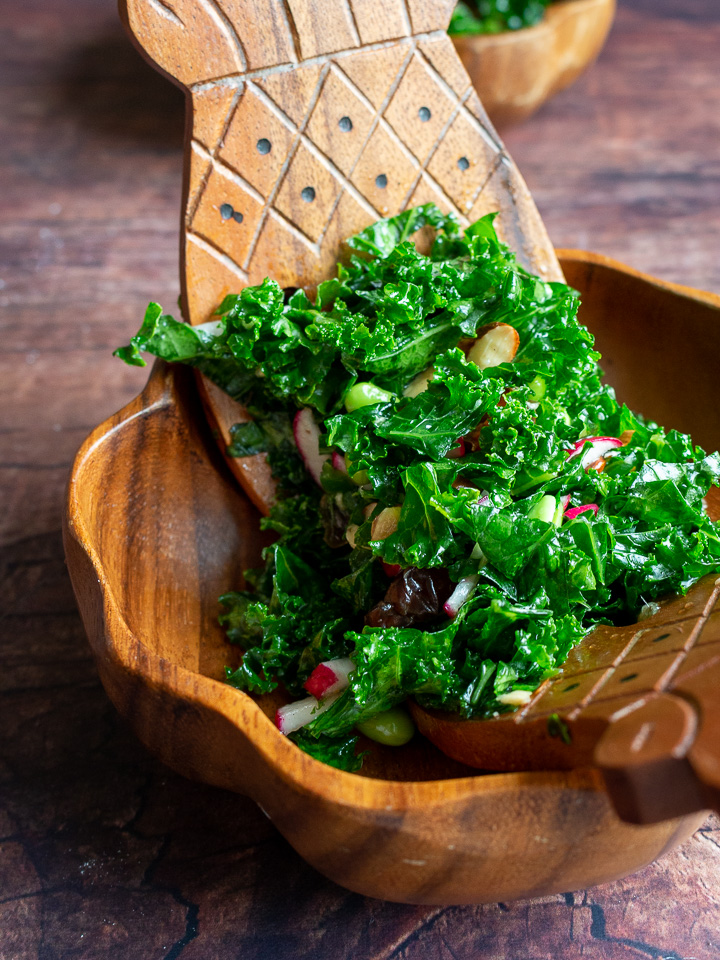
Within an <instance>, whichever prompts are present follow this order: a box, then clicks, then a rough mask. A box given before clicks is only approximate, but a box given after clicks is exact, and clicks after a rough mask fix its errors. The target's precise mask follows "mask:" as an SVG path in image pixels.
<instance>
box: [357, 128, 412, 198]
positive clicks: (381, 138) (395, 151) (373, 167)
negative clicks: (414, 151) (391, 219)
mask: <svg viewBox="0 0 720 960" xmlns="http://www.w3.org/2000/svg"><path fill="white" fill-rule="evenodd" d="M418 173H419V168H418V166H417V164H416V163H415V162H414V161H413V160H412V159H411V158H410V157H408V155H407V154H406V153H405V151H403V150H402V149H401V147H400V146H399V145H398V143H397V140H396V139H395V137H394V136H393V135H392V134H390V133H388V131H387V130H386V129H385V128H384V127H382V126H378V127H376V128H375V132H374V133H373V135H372V137H371V138H370V140H369V141H368V144H367V146H366V147H365V150H364V151H363V154H362V157H361V158H360V160H359V162H358V164H357V166H356V167H355V170H354V172H353V175H352V182H353V183H354V184H355V186H356V187H357V188H358V190H359V191H360V193H361V194H362V195H363V196H364V197H367V199H368V200H369V201H370V203H371V204H372V205H373V207H374V208H375V209H376V210H377V211H378V213H380V214H382V215H383V216H385V215H387V214H388V213H389V212H390V211H391V210H397V209H398V207H399V206H400V205H401V204H402V202H403V200H404V199H405V198H406V197H407V195H408V191H409V190H410V188H411V187H412V184H413V181H414V180H415V179H417V175H418Z"/></svg>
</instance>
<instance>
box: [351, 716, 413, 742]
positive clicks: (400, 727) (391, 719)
mask: <svg viewBox="0 0 720 960" xmlns="http://www.w3.org/2000/svg"><path fill="white" fill-rule="evenodd" d="M357 729H358V730H359V731H360V733H364V734H365V736H366V737H368V738H369V739H370V740H375V742H376V743H382V744H384V745H385V746H386V747H401V746H402V745H403V744H404V743H407V742H408V741H409V740H412V737H413V734H414V733H415V724H414V723H413V722H412V719H411V717H410V714H409V713H408V712H407V710H404V709H403V708H402V707H392V709H390V710H385V711H384V712H383V713H378V714H376V715H375V716H374V717H371V718H370V719H369V720H365V722H364V723H359V724H358V725H357Z"/></svg>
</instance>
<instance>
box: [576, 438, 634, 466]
mask: <svg viewBox="0 0 720 960" xmlns="http://www.w3.org/2000/svg"><path fill="white" fill-rule="evenodd" d="M588 443H589V444H590V446H589V447H585V445H586V444H588ZM622 446H623V442H622V440H619V439H618V438H617V437H583V438H582V439H581V440H577V441H576V442H575V443H574V444H573V445H572V447H571V448H570V450H569V452H568V460H572V458H573V457H577V456H578V455H579V454H580V453H581V452H582V451H583V448H585V452H584V453H583V454H582V460H581V461H580V462H581V465H582V468H583V470H585V469H587V468H588V467H589V466H590V464H591V463H595V461H596V460H599V459H600V457H604V456H606V455H607V454H608V453H610V452H611V451H612V450H617V448H618V447H622Z"/></svg>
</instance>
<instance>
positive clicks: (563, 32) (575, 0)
mask: <svg viewBox="0 0 720 960" xmlns="http://www.w3.org/2000/svg"><path fill="white" fill-rule="evenodd" d="M614 15H615V0H562V2H560V3H553V4H551V6H549V7H548V9H547V11H546V13H545V17H544V18H543V20H542V22H541V23H539V24H538V25H537V26H535V27H527V28H526V29H524V30H509V31H507V32H506V33H497V34H482V35H476V36H472V35H459V36H454V37H452V40H453V43H454V44H455V48H456V49H457V52H458V53H459V55H460V59H461V60H462V62H463V64H464V66H465V69H466V70H467V72H468V73H469V74H470V79H471V80H472V83H473V86H474V87H475V89H476V90H477V92H478V93H479V94H480V99H481V100H482V102H483V106H484V107H485V109H486V110H487V112H488V115H489V116H490V119H491V120H492V121H493V123H494V124H495V126H497V127H501V128H502V127H506V126H509V125H510V124H513V123H518V122H519V121H521V120H525V119H526V118H527V117H529V116H530V114H532V113H534V112H535V111H536V110H537V109H538V107H540V106H541V105H542V104H543V103H544V102H545V101H546V100H548V99H549V98H550V97H552V96H553V95H554V94H556V93H558V92H559V91H560V90H564V89H565V87H567V86H569V85H570V84H571V83H573V81H574V80H576V79H577V78H578V77H579V76H580V74H581V73H582V72H583V71H584V70H585V69H587V67H589V66H590V64H591V63H593V61H594V60H595V58H596V57H597V56H598V54H599V53H600V50H601V49H602V46H603V44H604V43H605V38H606V37H607V35H608V32H609V30H610V27H611V25H612V21H613V17H614Z"/></svg>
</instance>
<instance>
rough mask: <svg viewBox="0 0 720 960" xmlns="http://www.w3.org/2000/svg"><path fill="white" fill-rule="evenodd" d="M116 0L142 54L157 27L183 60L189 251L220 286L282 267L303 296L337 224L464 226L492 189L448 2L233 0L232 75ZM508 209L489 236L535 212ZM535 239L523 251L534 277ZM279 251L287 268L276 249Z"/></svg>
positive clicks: (228, 15) (489, 142)
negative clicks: (450, 217) (413, 211)
mask: <svg viewBox="0 0 720 960" xmlns="http://www.w3.org/2000/svg"><path fill="white" fill-rule="evenodd" d="M123 2H124V3H125V4H126V5H127V10H128V15H129V22H130V26H131V29H132V30H133V31H134V32H135V34H136V36H137V37H138V39H139V40H140V42H141V43H142V44H144V45H145V46H146V48H147V49H148V50H150V46H151V45H152V44H153V43H155V40H154V39H153V40H152V41H151V40H150V37H149V32H151V31H152V32H153V36H159V35H162V34H163V32H164V33H168V31H169V32H170V33H172V37H173V38H174V39H173V43H174V44H175V47H174V48H173V49H174V53H173V56H174V57H176V58H177V60H178V64H180V61H181V60H182V64H181V65H179V66H177V67H175V66H173V65H172V64H170V63H165V62H164V61H163V67H164V68H165V69H166V70H168V71H169V72H171V73H173V74H174V75H175V76H176V77H178V78H180V79H182V82H184V83H185V84H186V85H187V86H188V88H189V89H190V91H191V93H192V99H193V135H194V137H195V140H196V144H195V147H194V148H193V153H192V158H193V163H192V169H191V170H190V177H191V181H192V182H191V187H192V190H191V192H190V195H189V201H188V208H187V218H186V231H187V235H186V241H187V243H189V242H190V241H191V240H192V238H193V237H197V238H201V239H202V241H203V243H205V246H204V247H203V256H207V257H212V256H213V255H215V256H216V257H217V261H218V284H219V283H220V276H221V275H222V276H223V278H224V279H223V282H225V280H226V279H227V276H226V273H227V270H230V271H231V272H232V271H233V270H235V269H237V270H238V275H239V276H240V275H241V276H247V278H248V280H250V278H251V277H252V278H256V277H257V276H265V275H267V274H272V273H274V272H275V271H278V270H279V271H280V272H281V273H282V274H283V275H285V273H287V272H288V271H289V272H292V271H295V275H296V280H297V281H298V282H299V283H301V284H303V285H305V286H307V287H308V288H312V286H313V285H314V284H315V283H317V282H318V281H319V280H320V279H322V278H323V277H325V276H327V275H328V273H329V272H331V271H332V269H333V264H334V261H335V259H336V256H337V251H338V247H339V244H340V243H341V241H342V239H344V237H341V236H340V234H339V233H337V231H338V230H339V229H340V226H339V225H340V223H341V222H342V223H343V224H346V221H347V224H350V223H352V224H353V229H354V230H357V229H358V228H362V227H363V226H365V225H367V224H368V223H370V222H371V221H372V220H373V219H374V218H375V217H376V216H377V215H392V214H394V213H397V212H399V211H400V210H402V209H404V208H405V207H406V206H407V205H409V204H416V203H421V202H434V203H437V204H438V206H440V208H441V209H443V210H446V211H454V212H455V213H456V215H458V216H459V219H460V221H461V222H467V220H466V216H465V215H466V214H467V213H471V214H472V213H474V212H475V210H476V209H478V198H479V196H480V195H481V194H482V193H483V192H484V191H485V189H486V185H488V184H491V183H494V182H495V181H493V179H492V178H493V176H494V174H495V173H496V172H497V169H498V163H499V159H500V157H501V156H502V147H501V146H500V144H499V142H497V141H496V137H495V134H494V131H492V128H490V127H489V126H488V123H487V120H486V118H485V116H484V114H483V113H482V109H481V108H480V107H479V104H477V103H476V102H475V100H473V99H472V95H471V87H470V86H469V80H468V78H467V75H466V73H465V71H464V68H463V67H462V65H461V63H460V61H459V59H458V57H457V55H456V53H455V51H454V48H453V45H452V43H451V41H450V40H449V39H448V38H447V36H446V35H445V33H444V32H442V28H443V26H444V24H445V21H447V20H448V18H449V13H450V10H451V6H452V3H451V0H417V2H415V0H380V2H379V3H378V0H288V2H287V3H285V4H277V3H276V0H259V2H257V3H254V2H253V0H231V2H229V3H228V4H223V5H222V15H220V14H218V17H215V20H216V21H217V22H216V23H215V21H213V22H214V23H215V27H214V29H215V33H216V34H217V36H218V37H220V36H222V37H224V38H225V39H224V40H223V43H226V45H227V46H228V50H227V51H226V54H227V56H228V57H229V59H228V60H227V63H228V65H229V66H228V69H227V70H226V71H225V72H224V73H223V72H214V73H212V74H211V75H208V73H207V69H206V66H205V63H206V62H207V49H206V47H207V36H208V33H207V30H205V31H204V32H203V29H200V30H199V31H198V29H197V24H196V22H195V20H194V19H193V17H192V16H188V17H187V18H181V20H182V23H177V24H175V26H174V27H173V29H172V30H170V28H169V27H167V26H166V22H165V20H166V19H167V18H163V15H162V11H161V10H160V9H159V7H158V5H156V4H155V3H154V2H153V0H123ZM173 2H175V0H173ZM182 3H183V4H184V3H185V0H182ZM171 19H172V18H171ZM168 22H169V21H168ZM175 27H177V28H178V29H177V30H176V29H175ZM180 27H182V29H180ZM251 27H252V28H254V29H255V33H254V34H253V35H252V36H250V35H249V33H248V31H249V30H250V29H251ZM218 30H219V33H218ZM218 42H219V41H218ZM151 52H152V53H153V55H154V54H155V48H154V47H153V49H152V51H151ZM214 56H215V55H214ZM183 58H185V59H184V60H183ZM215 60H217V56H215V59H214V60H213V62H215ZM218 62H219V61H218ZM456 155H457V156H456ZM504 183H505V180H504V179H498V180H497V184H499V185H503V184H504ZM518 183H519V185H520V193H522V192H523V190H524V187H523V185H522V183H521V182H520V181H518ZM513 186H516V184H515V183H514V184H513ZM509 198H510V199H509V200H508V199H507V198H505V203H504V208H505V213H504V215H503V217H501V220H502V221H503V223H502V224H501V229H502V227H503V226H505V228H506V229H505V232H506V235H507V234H508V233H512V232H513V231H514V233H515V235H518V234H520V233H521V232H522V231H523V230H524V229H525V226H524V223H523V225H522V226H518V224H516V223H515V221H516V220H519V221H524V220H525V219H526V218H527V210H528V209H529V208H531V207H532V204H531V203H530V204H529V206H528V204H526V207H525V209H520V206H521V205H520V202H519V201H518V200H517V191H516V190H513V191H510V194H509ZM492 199H493V201H494V200H495V199H496V198H495V195H494V194H493V198H492ZM520 199H521V200H522V199H523V198H522V197H521V198H520ZM238 208H242V210H239V209H238ZM223 209H224V210H225V214H223V213H222V210H223ZM228 209H230V210H231V211H232V215H231V216H227V211H228ZM339 211H343V213H342V215H340V213H339ZM237 212H241V214H242V218H241V219H239V218H237V217H236V216H235V214H236V213H237ZM506 221H507V222H506ZM537 222H538V221H537V220H532V218H530V221H529V223H530V232H532V230H534V228H535V226H536V225H537ZM347 224H346V226H347ZM238 227H241V228H242V230H237V229H236V228H238ZM511 239H512V238H511ZM187 243H186V247H187ZM543 243H544V240H543V238H542V237H541V241H540V243H539V244H535V246H529V247H527V249H525V250H523V251H521V260H523V261H524V262H526V263H528V265H530V266H537V267H538V269H540V270H541V272H542V271H543V264H542V263H540V264H536V263H535V261H536V260H537V259H540V260H542V256H539V255H538V251H539V252H540V254H543V252H544V247H543ZM284 244H288V249H287V251H286V257H285V259H284V255H283V253H282V250H279V251H277V252H276V250H275V247H274V246H273V245H275V246H279V247H280V248H282V246H283V245H284ZM548 249H549V253H547V255H546V259H549V260H551V259H552V250H551V248H550V246H549V243H548ZM213 251H215V253H214V254H213ZM256 260H257V263H256ZM286 261H287V262H286ZM187 262H188V263H190V262H191V261H190V260H188V261H187ZM192 262H193V263H194V262H195V261H194V260H192ZM188 282H189V281H188ZM202 282H203V284H204V288H206V287H207V286H208V284H209V283H210V280H209V278H207V277H205V278H203V281H202ZM250 282H252V281H250ZM218 289H219V287H218ZM205 299H206V298H205V297H203V298H202V302H203V303H204V302H205ZM193 302H196V299H195V298H194V301H193ZM190 319H191V322H195V323H197V322H201V321H202V320H204V319H206V316H196V315H195V313H194V312H191V314H190Z"/></svg>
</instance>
